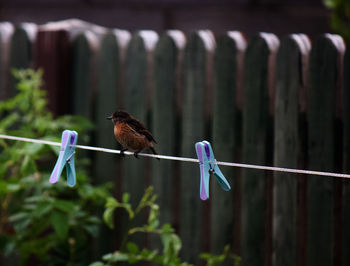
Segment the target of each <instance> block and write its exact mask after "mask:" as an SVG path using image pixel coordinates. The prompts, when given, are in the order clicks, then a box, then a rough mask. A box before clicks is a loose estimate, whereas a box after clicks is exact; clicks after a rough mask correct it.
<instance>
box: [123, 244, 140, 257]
mask: <svg viewBox="0 0 350 266" xmlns="http://www.w3.org/2000/svg"><path fill="white" fill-rule="evenodd" d="M126 248H127V250H128V251H129V252H130V253H132V254H137V253H138V252H139V247H138V246H137V245H136V244H135V243H133V242H128V243H127V244H126Z"/></svg>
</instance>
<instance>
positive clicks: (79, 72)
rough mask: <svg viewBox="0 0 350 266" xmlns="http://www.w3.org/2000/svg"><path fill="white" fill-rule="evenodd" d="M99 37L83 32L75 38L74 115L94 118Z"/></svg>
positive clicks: (73, 55) (73, 61)
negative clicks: (94, 92)
mask: <svg viewBox="0 0 350 266" xmlns="http://www.w3.org/2000/svg"><path fill="white" fill-rule="evenodd" d="M97 46H98V39H97V37H96V36H95V35H94V34H93V33H91V32H83V33H80V34H78V35H77V36H75V37H74V39H73V40H72V44H71V54H72V79H71V84H72V85H71V87H72V93H71V95H72V98H71V100H72V114H74V115H80V116H84V117H86V118H89V119H91V118H92V108H93V101H92V100H93V91H94V86H96V81H95V78H96V77H95V75H96V74H95V73H96V71H97V69H96V65H97V64H96V58H95V57H96V49H97Z"/></svg>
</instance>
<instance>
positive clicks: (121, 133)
mask: <svg viewBox="0 0 350 266" xmlns="http://www.w3.org/2000/svg"><path fill="white" fill-rule="evenodd" d="M114 136H115V138H116V140H117V141H118V142H119V143H120V144H121V145H122V146H123V147H124V148H127V149H129V150H135V151H138V150H141V149H144V148H146V147H148V146H149V145H150V143H149V141H148V140H147V138H146V137H145V136H144V135H142V134H139V133H137V132H136V131H135V130H134V129H133V128H132V127H131V126H129V125H128V124H127V123H117V124H115V126H114Z"/></svg>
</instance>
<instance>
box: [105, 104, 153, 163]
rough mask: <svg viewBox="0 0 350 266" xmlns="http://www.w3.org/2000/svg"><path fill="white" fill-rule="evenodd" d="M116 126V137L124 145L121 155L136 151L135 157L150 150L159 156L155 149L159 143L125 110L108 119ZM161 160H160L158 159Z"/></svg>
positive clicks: (118, 111)
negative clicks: (154, 144) (145, 150)
mask: <svg viewBox="0 0 350 266" xmlns="http://www.w3.org/2000/svg"><path fill="white" fill-rule="evenodd" d="M107 119H108V120H112V122H113V125H114V137H115V139H116V140H117V141H118V142H119V143H120V144H121V145H122V147H123V148H122V149H121V155H124V151H127V150H131V151H134V156H135V157H136V158H138V154H139V153H140V152H141V151H142V150H143V149H145V148H149V149H150V150H151V151H152V153H153V154H155V155H158V153H157V152H156V150H155V149H154V147H153V143H157V141H156V140H155V139H154V138H153V136H152V134H151V133H150V132H149V131H148V130H147V128H146V127H145V126H144V125H143V124H142V123H141V122H140V121H139V120H137V119H136V118H134V117H133V116H132V115H130V114H129V113H128V112H126V111H124V110H117V111H115V112H114V113H113V114H112V115H110V116H108V117H107ZM157 159H158V160H159V158H157Z"/></svg>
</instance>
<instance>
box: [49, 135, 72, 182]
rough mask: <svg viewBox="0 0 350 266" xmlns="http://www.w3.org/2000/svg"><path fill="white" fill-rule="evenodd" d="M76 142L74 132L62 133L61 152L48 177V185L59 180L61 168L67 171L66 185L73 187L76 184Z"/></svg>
mask: <svg viewBox="0 0 350 266" xmlns="http://www.w3.org/2000/svg"><path fill="white" fill-rule="evenodd" d="M77 140H78V133H77V132H76V131H71V130H65V131H63V133H62V141H61V150H60V155H59V157H58V159H57V162H56V165H55V168H54V169H53V172H52V174H51V177H50V183H51V184H54V183H57V182H58V180H59V179H60V176H61V173H62V170H63V168H64V167H65V166H66V169H67V184H68V186H70V187H73V186H74V185H75V183H76V176H75V164H74V153H75V145H76V143H77Z"/></svg>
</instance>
